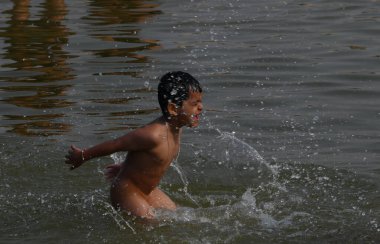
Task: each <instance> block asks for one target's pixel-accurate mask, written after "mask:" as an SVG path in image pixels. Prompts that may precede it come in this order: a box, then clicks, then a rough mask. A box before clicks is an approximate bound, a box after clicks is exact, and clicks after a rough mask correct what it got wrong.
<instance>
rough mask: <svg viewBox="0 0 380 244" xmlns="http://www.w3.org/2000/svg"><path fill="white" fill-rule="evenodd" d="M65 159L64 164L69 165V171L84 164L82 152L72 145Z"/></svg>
mask: <svg viewBox="0 0 380 244" xmlns="http://www.w3.org/2000/svg"><path fill="white" fill-rule="evenodd" d="M65 158H66V161H65V163H66V164H71V167H70V170H73V169H75V168H78V167H79V166H81V165H82V164H83V163H84V158H83V150H82V149H80V148H78V147H76V146H74V145H71V147H70V149H69V151H68V152H67V155H66V156H65Z"/></svg>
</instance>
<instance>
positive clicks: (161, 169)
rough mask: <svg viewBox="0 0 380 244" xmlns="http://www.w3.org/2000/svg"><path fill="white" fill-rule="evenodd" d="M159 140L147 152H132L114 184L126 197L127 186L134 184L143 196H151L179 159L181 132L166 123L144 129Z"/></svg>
mask: <svg viewBox="0 0 380 244" xmlns="http://www.w3.org/2000/svg"><path fill="white" fill-rule="evenodd" d="M143 129H145V130H147V131H149V133H152V131H153V133H152V134H153V135H155V136H156V137H157V138H158V143H157V145H156V146H155V147H154V148H152V149H151V150H147V151H130V152H128V155H127V157H126V159H125V162H124V163H123V164H122V167H121V170H120V172H119V174H118V176H117V177H116V179H115V180H114V182H113V188H116V189H118V190H117V192H119V193H120V194H122V195H124V194H125V193H123V190H121V189H123V188H124V185H126V184H131V183H132V184H134V185H135V186H136V187H137V188H138V189H139V190H140V191H141V192H142V193H143V194H145V195H149V193H151V192H152V191H153V190H154V189H155V188H156V187H157V186H158V184H159V182H160V180H161V178H162V177H163V175H164V174H165V172H166V170H167V169H168V167H169V166H170V163H171V162H172V161H173V160H174V159H175V158H176V157H177V155H178V151H179V140H180V139H179V135H180V133H179V130H178V131H173V130H171V129H170V128H169V126H168V125H167V124H166V123H160V122H158V121H156V122H153V123H152V124H149V125H147V126H146V128H143ZM114 190H115V189H114Z"/></svg>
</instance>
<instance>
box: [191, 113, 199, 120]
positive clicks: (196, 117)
mask: <svg viewBox="0 0 380 244" xmlns="http://www.w3.org/2000/svg"><path fill="white" fill-rule="evenodd" d="M191 118H192V119H193V120H195V121H198V120H199V114H193V115H191Z"/></svg>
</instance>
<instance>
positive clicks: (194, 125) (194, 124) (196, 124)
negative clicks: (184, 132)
mask: <svg viewBox="0 0 380 244" xmlns="http://www.w3.org/2000/svg"><path fill="white" fill-rule="evenodd" d="M198 125H199V123H198V122H191V123H190V124H188V125H187V126H188V127H189V128H195V127H198Z"/></svg>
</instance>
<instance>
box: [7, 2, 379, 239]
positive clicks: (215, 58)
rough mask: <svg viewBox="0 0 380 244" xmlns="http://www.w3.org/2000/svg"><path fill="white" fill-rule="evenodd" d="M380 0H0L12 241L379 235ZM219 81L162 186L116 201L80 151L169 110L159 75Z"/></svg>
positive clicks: (96, 164) (211, 84)
mask: <svg viewBox="0 0 380 244" xmlns="http://www.w3.org/2000/svg"><path fill="white" fill-rule="evenodd" d="M379 11H380V2H379V1H377V0H364V1H311V2H310V1H308V2H307V1H261V2H257V1H249V0H231V1H224V0H221V1H215V0H208V1H196V0H193V1H192V0H186V1H172V0H170V1H95V0H92V1H61V0H53V1H33V0H31V1H26V0H24V1H0V13H1V14H0V49H1V52H0V110H1V114H0V116H1V117H0V119H1V120H0V189H1V190H0V220H1V221H0V243H42V242H43V243H90V242H91V243H125V242H133V243H135V242H137V243H159V242H160V243H378V242H379V241H380V226H379V225H380V194H379V187H380V181H379V178H380V177H379V176H380V167H379V160H380V151H379V147H380V135H379V131H380V123H379V122H380V106H379V105H380V74H379V72H380V68H379V67H380V45H379V44H380V42H379V40H380V28H379V26H380V25H379V24H380V23H379V22H380V15H379ZM171 70H185V71H188V72H190V73H191V74H193V75H194V76H195V77H197V78H198V79H199V80H200V82H201V83H202V85H203V87H204V90H205V94H204V107H205V110H206V111H205V114H204V116H203V117H202V125H201V126H200V127H199V128H197V129H186V130H185V132H184V136H183V138H182V148H181V154H180V157H179V159H178V161H177V162H175V165H174V167H172V168H171V169H170V170H169V172H168V174H167V175H166V177H165V178H164V179H163V181H162V184H161V188H162V189H163V190H164V191H166V192H167V193H168V195H170V196H171V197H172V198H173V200H175V202H177V203H178V205H180V208H179V209H178V211H176V212H175V213H169V212H159V213H158V216H159V221H158V222H157V223H153V224H146V223H141V222H139V221H135V220H133V219H132V218H130V217H128V216H121V215H120V214H119V213H117V212H115V211H113V209H112V208H111V206H110V205H109V201H108V189H109V185H108V183H107V182H106V180H105V179H104V177H103V169H104V167H105V166H106V165H107V164H109V163H113V162H116V161H118V160H119V159H120V158H122V157H123V156H124V155H123V154H116V155H113V156H112V157H105V158H101V159H96V160H93V161H91V162H88V163H87V164H86V165H84V166H83V167H81V168H79V169H77V170H75V171H69V170H68V169H67V166H66V165H65V164H64V155H65V153H66V151H67V149H68V146H69V145H70V144H76V145H78V146H81V147H87V146H90V145H94V144H96V143H98V142H101V141H104V140H107V139H110V138H115V137H117V136H120V135H123V134H124V133H126V132H127V131H129V130H131V129H133V128H136V127H138V126H141V125H144V124H145V123H147V122H149V121H151V120H152V119H154V118H155V117H157V116H159V113H160V112H159V109H158V103H157V101H156V86H157V82H158V77H159V76H161V75H162V74H164V73H165V72H167V71H171Z"/></svg>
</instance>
